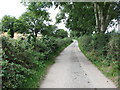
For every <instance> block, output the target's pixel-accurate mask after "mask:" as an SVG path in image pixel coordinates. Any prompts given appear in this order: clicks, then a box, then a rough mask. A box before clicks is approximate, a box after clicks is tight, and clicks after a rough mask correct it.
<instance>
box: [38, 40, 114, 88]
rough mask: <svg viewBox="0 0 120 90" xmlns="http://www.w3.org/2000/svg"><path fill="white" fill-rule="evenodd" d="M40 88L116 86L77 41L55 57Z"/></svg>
mask: <svg viewBox="0 0 120 90" xmlns="http://www.w3.org/2000/svg"><path fill="white" fill-rule="evenodd" d="M40 88H116V86H115V85H114V84H113V82H111V81H110V80H109V79H108V78H106V77H105V76H104V75H103V74H102V73H101V72H100V71H99V70H98V69H97V68H96V66H95V65H93V64H92V63H91V62H90V61H89V60H88V59H87V58H86V57H85V56H84V54H83V53H82V52H81V51H80V49H79V47H78V42H77V41H76V40H74V42H73V43H72V44H71V45H69V46H68V47H67V48H65V49H64V51H62V52H61V54H60V55H59V56H58V57H57V58H56V60H55V64H53V65H52V66H51V67H50V68H49V70H48V72H47V75H46V76H45V78H44V80H43V81H42V83H41V85H40Z"/></svg>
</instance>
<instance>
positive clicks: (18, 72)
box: [1, 36, 72, 89]
mask: <svg viewBox="0 0 120 90" xmlns="http://www.w3.org/2000/svg"><path fill="white" fill-rule="evenodd" d="M71 42H72V40H71V39H69V38H64V39H59V38H58V39H56V38H54V37H47V36H45V37H43V38H36V39H34V38H31V39H30V38H29V37H28V38H24V39H23V38H20V39H17V40H15V39H12V38H8V37H2V61H1V65H2V74H1V76H2V88H3V89H7V88H19V87H22V86H23V84H24V83H27V82H28V81H27V80H28V77H29V78H30V79H33V77H32V76H33V75H35V74H38V70H39V71H40V70H41V69H42V68H45V61H47V60H48V61H49V59H50V58H51V56H52V55H53V54H54V53H56V52H57V50H59V49H60V48H62V47H66V46H67V45H69V44H70V43H71Z"/></svg>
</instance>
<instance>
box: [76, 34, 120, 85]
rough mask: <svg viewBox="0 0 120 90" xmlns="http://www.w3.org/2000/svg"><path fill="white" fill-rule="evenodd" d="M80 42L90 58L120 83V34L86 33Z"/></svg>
mask: <svg viewBox="0 0 120 90" xmlns="http://www.w3.org/2000/svg"><path fill="white" fill-rule="evenodd" d="M78 42H79V47H80V49H81V50H82V51H83V53H84V54H85V55H86V56H87V57H88V59H89V60H91V61H92V63H94V64H95V65H96V66H98V68H99V69H100V70H101V71H102V72H103V73H104V74H105V75H106V76H108V77H109V78H110V79H112V80H113V81H114V82H115V83H116V85H118V80H120V79H119V71H120V68H119V60H120V57H119V55H120V34H94V35H84V36H82V37H80V38H79V39H78Z"/></svg>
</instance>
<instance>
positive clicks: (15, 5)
mask: <svg viewBox="0 0 120 90" xmlns="http://www.w3.org/2000/svg"><path fill="white" fill-rule="evenodd" d="M20 2H21V0H1V2H0V19H2V17H3V16H4V15H11V16H15V17H16V18H18V17H19V16H21V15H22V14H23V13H24V12H25V11H26V7H25V6H24V5H23V4H22V3H20ZM48 12H49V13H50V18H51V19H52V22H51V24H52V25H53V24H55V22H56V20H55V17H56V15H57V14H58V13H59V12H60V10H59V8H56V9H55V6H53V7H52V8H50V9H49V10H48ZM57 26H58V28H59V29H65V30H67V29H66V28H65V24H64V23H60V24H58V25H57Z"/></svg>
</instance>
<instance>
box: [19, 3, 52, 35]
mask: <svg viewBox="0 0 120 90" xmlns="http://www.w3.org/2000/svg"><path fill="white" fill-rule="evenodd" d="M46 5H47V4H46ZM20 18H21V19H22V20H24V22H26V24H27V26H28V32H30V33H32V34H33V35H34V36H36V37H37V34H38V32H41V31H42V30H44V29H45V28H46V22H47V21H50V19H49V14H48V12H47V11H46V10H45V7H44V3H41V2H39V3H35V2H32V3H29V4H28V10H27V12H25V13H24V14H23V15H22V16H21V17H20Z"/></svg>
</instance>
